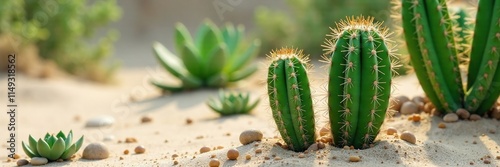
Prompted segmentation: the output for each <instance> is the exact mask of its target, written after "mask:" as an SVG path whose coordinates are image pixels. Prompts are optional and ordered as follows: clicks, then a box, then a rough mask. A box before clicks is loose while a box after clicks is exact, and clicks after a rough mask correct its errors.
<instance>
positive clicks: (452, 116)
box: [443, 113, 458, 122]
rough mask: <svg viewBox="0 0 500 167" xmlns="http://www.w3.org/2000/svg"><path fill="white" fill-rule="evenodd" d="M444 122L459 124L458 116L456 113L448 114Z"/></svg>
mask: <svg viewBox="0 0 500 167" xmlns="http://www.w3.org/2000/svg"><path fill="white" fill-rule="evenodd" d="M443 121H444V122H457V121H458V115H457V114H455V113H448V114H446V115H445V116H444V117H443Z"/></svg>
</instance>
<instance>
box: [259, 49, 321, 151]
mask: <svg viewBox="0 0 500 167" xmlns="http://www.w3.org/2000/svg"><path fill="white" fill-rule="evenodd" d="M269 58H270V59H271V64H270V65H269V72H268V78H267V85H268V87H267V89H268V95H269V102H270V106H271V110H272V114H273V118H274V120H275V122H276V125H277V127H278V130H279V132H280V134H281V137H282V138H283V140H284V141H285V143H286V144H287V145H288V148H290V149H291V150H293V151H304V150H306V149H307V148H308V147H309V146H310V145H312V144H313V143H314V142H315V125H314V124H315V122H314V111H313V105H312V99H311V90H310V88H309V80H308V77H307V68H306V62H307V60H306V59H305V57H304V56H303V54H302V51H298V50H295V49H288V48H283V49H280V50H277V51H273V52H271V54H270V55H269Z"/></svg>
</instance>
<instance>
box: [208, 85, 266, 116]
mask: <svg viewBox="0 0 500 167" xmlns="http://www.w3.org/2000/svg"><path fill="white" fill-rule="evenodd" d="M258 103H259V100H256V101H254V102H251V101H250V94H249V93H241V92H229V93H228V92H224V91H223V90H220V91H219V96H218V98H210V99H208V101H207V105H208V107H210V108H211V109H212V110H214V111H215V112H217V113H219V114H220V115H222V116H226V115H235V114H248V113H249V112H250V111H252V109H254V108H255V107H256V106H257V104H258Z"/></svg>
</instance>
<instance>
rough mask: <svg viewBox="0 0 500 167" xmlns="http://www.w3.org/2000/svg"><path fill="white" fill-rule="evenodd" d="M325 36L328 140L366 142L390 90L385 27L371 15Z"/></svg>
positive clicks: (360, 145) (379, 122)
mask: <svg viewBox="0 0 500 167" xmlns="http://www.w3.org/2000/svg"><path fill="white" fill-rule="evenodd" d="M332 30H333V32H332V33H331V34H330V35H329V37H331V38H330V39H327V40H326V42H325V45H324V47H325V50H326V51H327V52H326V54H325V56H326V57H325V59H326V61H327V62H329V63H330V73H329V80H328V108H329V117H330V126H331V131H332V135H333V139H334V141H333V144H334V145H335V146H337V147H344V146H353V147H354V148H356V149H364V148H368V147H370V145H371V144H372V143H373V141H374V139H375V137H376V136H377V134H378V133H379V131H380V126H381V125H382V123H383V122H384V118H385V115H386V114H385V113H386V111H387V108H388V105H389V97H390V92H391V78H392V73H393V72H392V69H391V59H390V57H391V53H392V52H391V51H390V50H389V49H390V46H389V44H390V43H389V42H388V39H387V36H388V35H389V33H388V30H387V29H386V28H382V27H381V23H373V18H372V17H368V18H365V17H351V18H347V19H346V20H344V21H342V22H340V23H339V24H337V28H336V29H332Z"/></svg>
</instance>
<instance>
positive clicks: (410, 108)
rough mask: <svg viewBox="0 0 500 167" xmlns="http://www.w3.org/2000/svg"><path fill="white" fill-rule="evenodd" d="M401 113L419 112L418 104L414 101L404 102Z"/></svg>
mask: <svg viewBox="0 0 500 167" xmlns="http://www.w3.org/2000/svg"><path fill="white" fill-rule="evenodd" d="M400 112H401V114H414V113H417V112H418V106H417V104H415V103H414V102H412V101H407V102H405V103H403V105H402V106H401V110H400Z"/></svg>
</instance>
